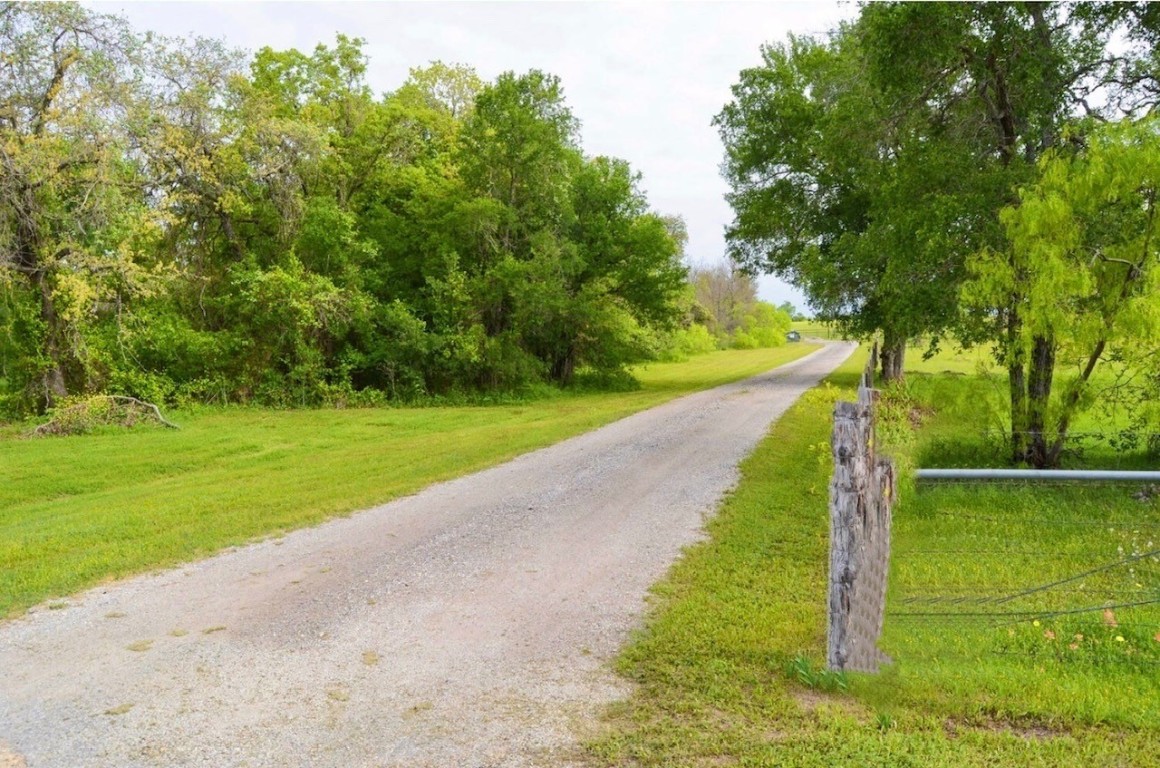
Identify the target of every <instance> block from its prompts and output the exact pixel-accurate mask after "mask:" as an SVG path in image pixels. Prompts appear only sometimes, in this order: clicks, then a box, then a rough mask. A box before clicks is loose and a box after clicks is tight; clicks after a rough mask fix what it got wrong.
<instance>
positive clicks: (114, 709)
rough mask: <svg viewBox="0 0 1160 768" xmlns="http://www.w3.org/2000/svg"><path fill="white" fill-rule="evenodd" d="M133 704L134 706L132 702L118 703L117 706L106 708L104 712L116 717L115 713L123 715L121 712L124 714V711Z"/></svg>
mask: <svg viewBox="0 0 1160 768" xmlns="http://www.w3.org/2000/svg"><path fill="white" fill-rule="evenodd" d="M133 706H134V705H133V704H121V705H119V706H116V707H112V708H110V709H106V710H105V714H106V715H111V716H113V717H116V716H117V715H123V714H125V713H126V712H128V711H129V710H130V709H132V708H133Z"/></svg>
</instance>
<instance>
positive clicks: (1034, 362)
mask: <svg viewBox="0 0 1160 768" xmlns="http://www.w3.org/2000/svg"><path fill="white" fill-rule="evenodd" d="M1054 372H1055V342H1054V341H1052V340H1051V339H1050V338H1047V337H1044V336H1036V337H1035V339H1034V341H1033V342H1032V347H1031V361H1030V366H1029V369H1028V377H1027V441H1026V461H1027V463H1028V464H1030V465H1032V466H1033V467H1035V468H1036V469H1047V468H1049V467H1053V466H1055V465H1056V464H1057V463H1058V460H1059V454H1058V452H1057V451H1051V450H1049V449H1048V438H1047V432H1046V426H1047V425H1046V423H1045V422H1046V419H1047V407H1048V405H1049V404H1050V402H1051V380H1052V375H1053V374H1054Z"/></svg>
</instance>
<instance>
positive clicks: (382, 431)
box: [0, 344, 813, 617]
mask: <svg viewBox="0 0 1160 768" xmlns="http://www.w3.org/2000/svg"><path fill="white" fill-rule="evenodd" d="M812 349H813V347H810V346H808V345H798V344H794V345H786V346H783V347H780V348H777V349H772V350H745V351H730V352H717V353H712V354H709V355H704V356H701V357H697V358H694V359H692V360H690V361H688V362H685V363H671V364H663V365H661V364H657V365H652V366H649V367H647V368H644V369H641V370H640V371H638V378H639V379H640V381H641V385H642V386H641V388H640V389H639V390H636V391H630V392H616V393H592V392H589V393H564V394H560V395H558V396H556V397H552V398H549V399H545V400H539V401H534V402H528V403H520V404H515V405H506V406H489V407H440V408H435V407H432V408H398V409H392V408H384V409H364V410H356V409H351V410H302V411H271V410H258V409H241V408H238V409H226V410H200V411H192V412H186V413H180V412H179V413H174V414H170V416H171V418H172V419H174V420H175V421H177V422H178V423H180V424H181V425H182V429H181V430H180V431H172V430H163V429H147V428H139V429H135V430H129V431H127V430H123V429H116V428H103V429H101V430H99V431H97V432H96V433H93V434H88V435H84V436H77V437H54V438H40V439H20V438H19V437H18V435H19V430H18V429H17V428H15V427H9V428H7V430H6V431H5V432H4V433H3V434H0V617H2V616H5V615H12V614H15V613H18V612H20V611H22V610H24V609H26V608H28V607H29V606H32V605H34V604H36V603H39V602H41V601H43V600H45V599H47V598H50V597H55V596H63V595H68V594H70V593H73V592H76V591H77V590H80V589H83V588H85V587H88V586H91V585H94V584H97V583H100V582H102V581H105V580H109V579H115V578H120V577H124V576H127V575H130V574H133V573H139V572H141V571H144V570H149V569H153V568H157V567H163V566H169V565H173V564H176V563H179V562H184V561H188V560H191V559H195V558H198V557H202V556H205V555H208V554H210V553H212V552H215V551H218V550H220V549H222V548H224V547H228V546H231V545H236V544H241V543H244V542H247V541H251V540H253V539H255V538H260V537H264V536H271V535H277V534H279V533H281V532H284V531H288V530H291V529H294V528H299V527H302V526H307V525H312V524H315V523H318V522H321V521H323V520H325V519H327V518H329V517H333V516H336V515H342V514H347V513H349V512H351V511H353V510H357V509H361V508H366V507H368V506H371V505H374V504H379V503H382V502H385V501H388V500H390V499H393V498H397V497H399V496H401V495H404V494H407V493H412V492H414V491H417V490H419V489H420V488H423V487H424V486H427V485H430V484H431V483H433V482H436V481H439V480H445V479H448V478H452V477H456V476H459V475H463V474H466V473H468V472H472V471H475V470H479V469H483V468H485V467H488V466H492V465H495V464H498V463H500V462H502V461H504V460H507V459H510V458H512V457H514V456H516V455H518V454H521V453H525V452H527V451H530V450H533V449H535V448H539V447H542V446H545V445H549V444H551V443H553V442H557V441H559V440H562V439H564V438H566V437H569V436H571V435H575V434H579V433H581V432H584V431H586V430H589V429H592V428H594V427H597V426H599V425H601V424H606V423H608V422H611V421H614V420H616V419H618V418H621V417H623V416H626V415H628V414H630V413H633V412H635V411H638V410H641V409H644V408H648V407H650V406H653V405H657V404H659V403H661V402H664V401H665V400H669V399H671V398H673V397H676V396H679V395H681V394H684V393H687V392H691V391H695V390H698V389H704V388H707V387H712V386H715V385H718V384H722V383H725V382H727V381H732V380H736V379H740V378H744V377H746V376H750V375H753V374H756V373H760V372H762V371H765V370H768V369H769V368H772V367H774V366H777V365H780V364H782V363H784V362H788V361H789V360H792V359H794V358H795V357H798V356H800V355H803V354H806V353H807V352H810V351H812Z"/></svg>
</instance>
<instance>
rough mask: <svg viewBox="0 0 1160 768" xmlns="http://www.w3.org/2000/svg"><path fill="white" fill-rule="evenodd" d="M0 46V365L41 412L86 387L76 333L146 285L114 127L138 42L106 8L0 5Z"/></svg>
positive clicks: (122, 140) (142, 224)
mask: <svg viewBox="0 0 1160 768" xmlns="http://www.w3.org/2000/svg"><path fill="white" fill-rule="evenodd" d="M0 51H2V52H3V53H2V54H0V291H3V292H4V293H5V295H6V301H5V305H6V310H5V314H6V315H7V316H8V323H7V325H8V328H9V333H10V336H9V339H8V341H7V343H6V344H4V345H3V346H4V347H6V348H7V351H6V353H5V357H6V363H5V369H6V373H7V375H8V377H9V378H10V379H12V380H13V381H12V382H10V386H11V385H12V384H16V385H17V386H19V387H21V388H22V389H23V393H24V395H25V396H26V397H27V398H29V399H30V400H32V401H33V402H34V403H35V405H36V406H38V407H40V408H44V407H47V406H50V405H52V404H53V403H54V402H56V401H57V400H59V399H60V398H62V397H64V396H66V395H68V394H71V393H75V392H80V391H84V390H85V389H88V388H90V387H94V386H100V384H101V381H102V378H103V371H102V367H101V365H100V361H99V360H97V359H95V357H94V355H93V354H92V350H91V349H90V348H89V344H88V341H89V340H88V338H87V330H88V329H89V328H90V326H91V325H92V324H93V323H94V322H97V321H98V320H99V319H100V318H101V317H102V316H107V315H108V314H109V313H111V312H115V311H116V310H117V309H118V308H119V307H120V305H121V302H122V300H123V299H125V298H126V297H127V296H128V295H131V294H133V293H134V292H138V291H143V290H147V288H146V285H145V284H146V283H147V282H148V277H149V276H148V274H147V272H146V271H145V270H143V269H142V268H141V265H140V257H141V255H142V250H143V249H147V248H148V242H149V240H150V235H151V234H152V229H151V222H150V220H149V219H148V217H147V215H146V214H147V212H146V209H145V205H144V201H143V198H142V190H143V188H144V183H143V178H142V174H141V167H140V163H139V162H138V161H139V157H138V154H137V153H136V152H135V147H134V143H133V141H132V136H131V133H130V132H129V131H128V130H127V115H128V113H129V112H130V110H131V109H132V105H133V103H134V102H135V101H136V100H137V99H138V98H139V92H138V90H137V87H136V86H137V85H138V82H139V77H140V72H141V68H140V57H139V53H140V49H139V45H138V43H137V41H136V39H135V38H134V37H133V35H132V34H131V33H130V32H129V30H128V29H127V27H126V25H125V24H124V23H123V22H122V21H120V20H119V19H117V18H114V17H109V16H105V15H101V14H96V13H93V12H92V11H89V10H87V9H84V8H82V7H79V6H76V5H70V4H56V3H43V4H38V3H13V2H8V3H4V4H3V5H0ZM9 357H11V358H12V359H13V360H15V361H16V362H15V363H12V364H10V363H9V362H8V361H7V358H9Z"/></svg>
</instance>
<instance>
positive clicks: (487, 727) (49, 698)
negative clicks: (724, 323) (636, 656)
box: [0, 343, 853, 768]
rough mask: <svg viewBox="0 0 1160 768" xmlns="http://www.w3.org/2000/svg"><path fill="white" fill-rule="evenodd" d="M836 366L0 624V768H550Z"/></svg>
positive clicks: (569, 759)
mask: <svg viewBox="0 0 1160 768" xmlns="http://www.w3.org/2000/svg"><path fill="white" fill-rule="evenodd" d="M852 349H853V346H852V345H849V344H844V343H843V344H831V345H828V346H827V347H825V348H824V349H822V350H820V351H819V352H816V353H814V354H812V355H810V356H808V357H806V358H803V359H801V360H798V361H796V362H794V363H791V364H789V365H786V366H783V367H782V368H780V369H777V370H776V371H773V372H771V373H768V374H765V375H763V376H759V377H756V378H753V379H749V380H747V381H744V382H739V383H737V384H732V385H728V386H725V387H720V388H718V389H714V390H711V391H708V392H702V393H699V394H695V395H691V396H689V397H685V398H682V399H680V400H676V401H673V402H670V403H668V404H666V405H663V406H660V407H658V408H654V409H652V410H650V411H646V412H643V413H638V414H636V415H634V416H631V417H629V418H626V419H624V420H622V421H619V422H617V423H615V424H611V425H608V426H606V427H603V428H601V429H598V430H596V431H594V432H591V433H589V434H586V435H582V436H580V437H576V438H573V439H570V440H567V441H565V442H563V443H560V444H558V445H555V446H552V447H550V448H546V449H543V450H540V451H536V452H534V453H531V454H527V455H525V456H523V457H520V458H518V459H516V460H515V461H512V462H509V463H508V464H505V465H503V466H500V467H496V468H494V469H491V470H487V471H485V472H480V473H478V474H475V475H471V476H469V477H465V478H461V479H459V480H455V481H452V482H448V483H442V484H440V485H436V486H433V487H431V488H428V489H427V490H425V491H423V492H422V493H419V494H416V495H414V496H411V497H408V498H405V499H401V500H399V501H396V502H393V503H391V504H387V505H384V506H382V507H378V508H375V509H372V510H369V511H366V512H362V513H359V514H357V515H354V516H352V517H349V518H345V519H341V520H337V521H334V522H331V523H327V524H325V525H322V526H319V527H317V528H312V529H308V530H303V531H298V532H296V533H293V534H290V535H288V536H286V537H284V538H282V539H280V540H277V541H267V542H263V543H260V544H255V545H252V546H248V547H244V548H240V549H236V550H232V551H229V552H226V553H224V554H222V555H220V556H217V557H214V558H211V559H209V560H205V561H203V562H199V563H195V564H192V565H189V566H186V567H182V568H179V569H175V570H172V571H167V572H164V573H161V574H157V575H153V576H145V577H140V578H136V579H132V580H130V581H126V582H123V583H120V584H116V585H113V586H111V587H107V588H99V589H96V590H93V591H90V592H88V593H85V594H84V595H81V596H79V597H77V598H76V599H74V600H71V601H69V605H68V607H64V608H57V609H55V610H52V609H49V608H48V607H42V608H40V609H37V610H35V611H33V612H31V613H30V614H29V615H28V616H26V617H24V618H22V619H20V620H17V621H11V622H7V623H5V624H2V625H0V766H7V765H12V766H20V765H22V764H23V763H24V762H27V765H28V766H29V767H30V768H49V767H50V766H52V767H56V766H59V767H61V768H81V767H82V766H110V767H116V768H128V767H130V766H213V767H214V768H222V767H223V766H335V767H338V766H341V767H342V768H357V767H358V766H408V767H411V768H414V767H418V766H447V767H448V768H451V767H454V768H474V767H482V766H504V767H505V768H506V767H508V766H512V767H518V766H541V765H542V766H561V765H569V764H572V763H573V762H574V761H578V755H579V751H578V747H577V743H578V740H579V739H582V738H583V737H584V734H585V733H587V732H589V729H590V728H591V727H592V724H593V723H594V722H595V715H596V714H597V713H598V712H599V711H600V709H601V707H602V706H604V705H606V704H607V703H609V702H610V701H613V700H615V699H617V698H620V697H623V696H624V695H625V694H626V693H627V690H626V687H625V684H624V683H623V682H622V681H621V680H619V679H618V678H617V677H616V676H615V675H614V674H613V673H612V672H611V671H610V664H609V662H610V660H611V659H612V658H613V657H614V655H615V653H616V651H617V649H618V648H619V647H621V645H622V644H623V643H624V642H625V639H626V638H627V637H628V634H629V632H630V631H631V629H632V628H633V627H634V626H636V625H637V624H638V622H639V618H640V615H641V611H642V609H643V608H644V597H645V594H646V591H647V589H648V587H649V585H650V584H652V583H653V582H654V581H656V580H657V579H658V578H659V577H660V576H662V575H663V574H664V572H665V570H666V568H667V567H668V566H669V565H670V564H671V563H672V562H673V560H674V559H675V558H676V557H677V556H678V555H679V552H680V549H681V547H682V545H685V544H687V543H689V542H691V541H694V540H696V539H697V537H698V535H699V532H700V530H701V526H702V523H703V520H704V516H705V515H706V514H708V513H710V512H711V511H712V510H713V509H714V508H715V506H716V504H717V503H718V501H719V500H720V499H721V497H722V495H723V494H724V493H725V492H726V491H727V490H728V489H729V488H730V487H731V486H732V485H733V484H734V483H735V482H736V477H737V475H736V468H737V464H738V462H739V461H740V460H741V459H742V458H743V457H744V456H745V455H746V454H748V453H749V452H750V451H751V450H752V449H753V447H754V446H755V445H756V443H757V441H758V440H759V439H760V438H761V437H762V435H763V434H764V433H765V432H766V430H767V429H768V426H769V424H770V423H771V422H772V421H773V420H774V419H776V418H777V416H778V415H780V414H781V413H782V412H783V411H784V410H785V409H786V408H787V407H788V406H789V405H790V404H791V403H792V402H793V401H794V400H795V399H796V398H797V397H798V395H800V394H801V393H802V392H803V391H805V390H806V389H807V388H809V387H811V386H813V385H814V384H815V383H816V382H817V381H818V380H819V379H820V378H821V377H823V376H824V375H825V374H826V373H828V372H829V371H830V370H832V369H833V368H834V367H835V366H837V365H838V364H839V363H840V362H842V361H843V360H844V359H845V358H846V357H847V356H848V355H849V354H850V352H851V351H852Z"/></svg>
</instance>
